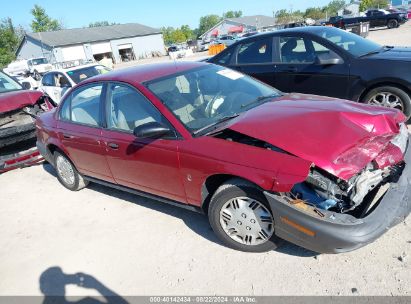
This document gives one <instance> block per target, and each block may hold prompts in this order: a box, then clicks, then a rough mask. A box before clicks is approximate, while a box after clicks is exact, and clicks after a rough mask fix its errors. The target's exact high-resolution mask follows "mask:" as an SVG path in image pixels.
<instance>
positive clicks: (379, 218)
mask: <svg viewBox="0 0 411 304" xmlns="http://www.w3.org/2000/svg"><path fill="white" fill-rule="evenodd" d="M408 143H409V147H408V149H407V151H406V153H405V155H404V161H405V168H404V170H403V172H402V175H401V177H400V178H399V180H398V182H397V183H391V185H390V188H389V189H388V190H387V192H386V193H385V194H384V196H383V198H382V200H381V201H380V203H379V204H378V206H377V207H376V208H375V210H373V211H372V212H371V214H369V215H368V216H366V217H365V218H362V219H357V218H355V217H353V216H350V215H347V214H339V213H335V212H330V211H326V210H320V213H321V214H322V215H319V214H313V213H308V212H305V211H302V210H301V209H298V208H297V207H295V206H293V205H291V204H289V203H287V202H285V201H283V200H282V199H281V198H280V197H279V196H277V195H275V194H273V193H270V192H264V194H265V196H266V198H267V200H268V202H269V204H270V207H271V210H272V212H273V215H274V221H275V234H276V235H277V236H278V237H280V238H282V239H285V240H287V241H290V242H292V243H294V244H297V245H299V246H302V247H304V248H307V249H309V250H312V251H315V252H320V253H340V252H346V251H351V250H355V249H358V248H360V247H363V246H365V245H367V244H369V243H371V242H373V241H374V240H376V239H377V238H378V237H380V236H381V235H382V234H383V233H384V232H386V231H387V230H388V229H389V228H391V227H393V226H395V225H396V224H398V223H400V222H401V221H403V220H404V219H405V218H406V217H407V216H408V214H409V213H410V211H411V146H410V144H411V142H410V137H409V138H408Z"/></svg>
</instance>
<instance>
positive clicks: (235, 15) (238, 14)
mask: <svg viewBox="0 0 411 304" xmlns="http://www.w3.org/2000/svg"><path fill="white" fill-rule="evenodd" d="M242 15H243V12H242V11H228V12H226V13H224V14H223V19H230V18H239V17H241V16H242Z"/></svg>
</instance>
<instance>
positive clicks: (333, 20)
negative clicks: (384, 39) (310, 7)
mask: <svg viewBox="0 0 411 304" xmlns="http://www.w3.org/2000/svg"><path fill="white" fill-rule="evenodd" d="M407 20H408V17H407V15H406V14H405V13H390V12H388V11H385V10H381V9H374V10H368V11H367V12H366V13H365V16H360V17H342V16H334V17H330V20H329V22H328V24H329V25H332V26H334V27H338V28H342V29H345V28H346V26H348V25H350V24H356V23H360V22H369V23H370V28H374V27H382V26H387V27H388V28H390V29H392V28H397V27H399V26H400V25H401V24H403V23H405V22H406V21H407Z"/></svg>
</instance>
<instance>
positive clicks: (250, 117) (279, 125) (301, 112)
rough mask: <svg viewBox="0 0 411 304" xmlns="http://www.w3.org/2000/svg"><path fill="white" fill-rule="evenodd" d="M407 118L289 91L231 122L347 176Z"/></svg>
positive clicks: (390, 111)
mask: <svg viewBox="0 0 411 304" xmlns="http://www.w3.org/2000/svg"><path fill="white" fill-rule="evenodd" d="M405 119H406V118H405V116H404V115H403V114H402V113H401V112H399V111H397V110H395V109H389V108H379V107H375V106H369V105H365V104H358V103H354V102H350V101H342V100H338V99H332V98H324V97H317V96H312V95H302V94H298V95H294V94H289V95H285V96H283V97H281V98H279V99H276V100H275V101H273V102H267V103H265V104H263V105H261V106H259V107H256V108H253V109H251V110H249V111H248V112H246V113H244V114H243V115H241V116H239V117H238V118H236V119H235V120H233V121H232V123H231V124H230V125H228V126H227V127H228V128H229V129H231V130H234V131H236V132H240V133H243V134H246V135H248V136H250V137H254V138H256V139H259V140H262V141H265V142H267V143H270V144H272V145H274V146H276V147H278V148H280V149H282V150H284V151H287V152H288V153H291V154H293V155H296V156H298V157H300V158H303V159H306V160H309V161H311V162H313V163H314V164H315V165H316V166H317V167H319V168H321V169H323V170H325V171H327V172H329V173H331V174H333V175H335V176H337V177H339V178H341V179H344V180H349V179H350V178H352V177H353V176H354V175H356V174H358V173H359V172H360V171H361V170H362V169H363V168H364V167H365V166H366V165H367V164H368V163H369V162H371V161H372V160H374V159H375V158H376V157H377V156H378V155H379V154H380V153H381V152H382V151H383V150H384V149H385V148H386V147H387V145H388V144H389V143H390V141H391V140H393V139H394V138H395V136H397V135H398V134H399V132H400V128H399V124H401V123H403V122H404V121H405Z"/></svg>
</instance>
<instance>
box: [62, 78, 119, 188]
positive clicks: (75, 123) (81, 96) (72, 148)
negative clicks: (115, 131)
mask: <svg viewBox="0 0 411 304" xmlns="http://www.w3.org/2000/svg"><path fill="white" fill-rule="evenodd" d="M102 91H103V85H102V84H93V85H88V86H82V87H79V88H78V89H76V90H74V91H73V92H70V95H69V96H67V98H66V99H65V100H64V104H63V105H62V107H61V110H60V113H59V114H60V119H59V121H58V126H57V130H58V137H59V139H60V141H61V143H62V144H63V147H64V148H65V149H66V151H67V152H68V156H69V158H70V159H71V160H72V161H73V162H74V165H75V166H76V168H77V170H79V171H80V172H81V173H82V174H85V175H88V176H92V177H95V178H98V179H103V180H106V181H110V182H112V181H113V178H112V176H111V173H110V170H109V168H108V164H107V161H106V158H105V146H104V145H103V144H102V142H101V132H102V131H101V130H102V129H101V109H100V104H101V103H100V102H101V98H102Z"/></svg>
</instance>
